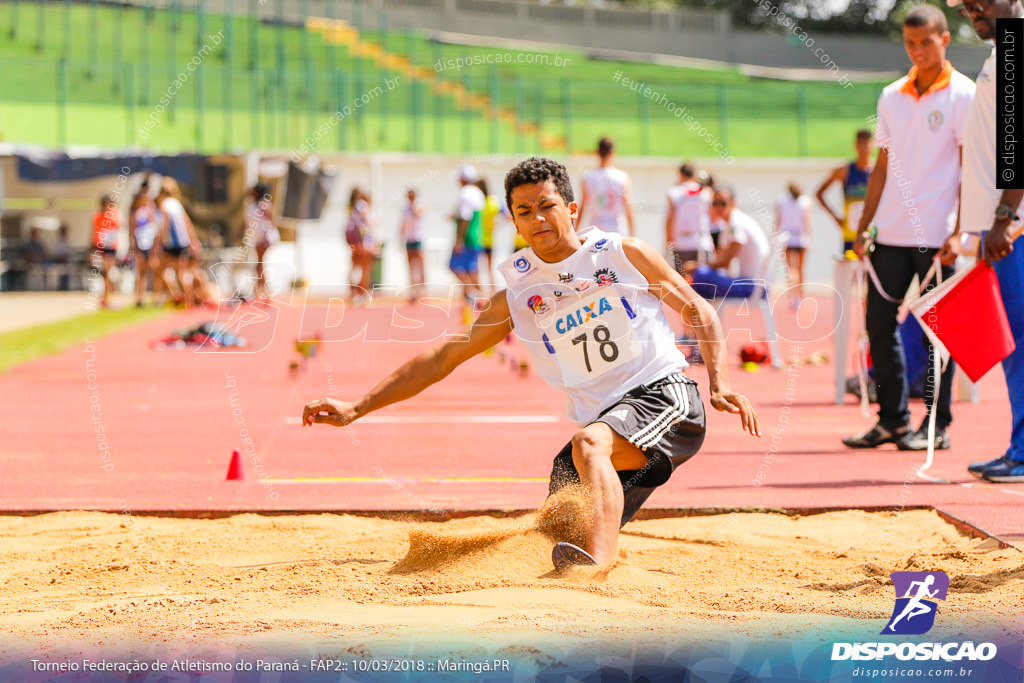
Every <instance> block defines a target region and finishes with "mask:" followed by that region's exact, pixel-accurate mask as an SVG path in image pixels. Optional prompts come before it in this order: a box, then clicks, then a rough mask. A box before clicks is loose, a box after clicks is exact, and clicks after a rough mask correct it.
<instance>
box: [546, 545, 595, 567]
mask: <svg viewBox="0 0 1024 683" xmlns="http://www.w3.org/2000/svg"><path fill="white" fill-rule="evenodd" d="M551 562H552V563H553V564H554V565H555V569H557V570H559V571H561V570H563V569H565V568H566V567H571V566H573V565H578V564H583V565H588V564H597V560H595V559H594V558H593V557H592V556H591V554H590V553H588V552H587V551H586V550H584V549H583V548H581V547H579V546H576V545H573V544H572V543H565V542H561V543H556V544H555V547H554V548H552V549H551Z"/></svg>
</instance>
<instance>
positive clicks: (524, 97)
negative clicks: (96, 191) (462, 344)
mask: <svg viewBox="0 0 1024 683" xmlns="http://www.w3.org/2000/svg"><path fill="white" fill-rule="evenodd" d="M197 7H201V4H200V5H197ZM0 35H4V36H6V37H7V40H5V41H2V42H0V59H2V60H3V61H4V65H5V66H4V68H3V69H0V139H3V140H7V141H17V142H27V143H36V144H43V145H66V144H90V145H99V146H106V147H125V146H143V147H147V148H150V149H153V150H160V151H179V150H196V151H202V152H219V151H231V150H236V149H251V148H265V149H281V150H290V149H295V148H297V147H299V146H300V145H302V143H303V142H304V141H306V140H307V138H308V137H309V136H310V135H312V134H313V132H314V131H315V130H316V129H317V126H319V125H320V124H321V123H323V122H324V121H326V120H327V119H328V118H329V117H330V116H331V115H332V114H334V112H336V111H338V110H340V109H341V108H342V107H344V106H345V105H347V104H348V105H351V104H352V103H353V102H354V101H355V100H356V99H357V98H359V97H360V96H362V95H364V94H366V93H368V92H369V91H370V90H372V89H373V88H375V87H377V86H378V85H383V84H385V83H386V82H387V80H388V79H390V80H392V81H394V82H396V83H397V84H398V87H394V88H393V89H391V90H384V91H383V92H381V93H379V94H377V95H376V96H374V97H373V98H372V99H371V100H370V101H368V102H366V103H365V104H363V106H360V107H358V108H356V109H353V112H352V114H351V115H350V116H347V117H345V118H344V119H343V120H342V121H341V122H340V123H339V124H338V125H336V126H332V127H330V128H329V130H328V131H327V132H326V134H322V135H321V136H320V139H319V141H316V144H315V147H314V148H315V149H318V150H320V151H328V150H356V151H376V150H381V151H421V152H431V153H444V154H463V153H467V152H473V153H482V152H485V151H486V152H491V153H511V152H519V153H533V152H540V151H545V150H544V146H543V141H542V139H541V137H540V136H539V135H531V134H526V133H523V132H522V130H521V129H517V128H515V127H514V126H513V125H512V124H511V123H509V122H508V121H499V122H494V121H493V120H492V119H488V118H487V117H486V116H485V115H484V114H483V112H482V111H481V110H480V109H479V108H469V109H465V108H460V105H459V102H458V100H457V99H456V97H455V96H454V95H453V94H452V93H450V92H438V91H437V90H436V89H435V88H432V87H431V85H430V84H429V83H427V82H425V81H416V80H410V79H409V78H407V77H406V76H402V75H400V74H399V72H398V71H396V70H394V69H381V68H378V66H377V64H376V63H375V62H374V61H373V60H371V59H369V58H364V57H357V56H354V55H352V54H351V53H350V51H349V49H348V48H347V47H346V46H335V45H330V44H329V43H328V42H327V41H326V40H325V39H324V36H323V34H321V33H319V32H316V31H307V30H306V29H305V28H304V27H301V26H288V25H280V24H277V25H275V24H273V23H258V22H256V21H254V20H252V19H250V18H249V17H248V16H240V15H231V16H222V15H212V14H205V13H202V12H197V11H195V10H190V11H179V12H173V11H171V10H149V11H147V10H145V9H138V8H130V7H129V8H125V7H109V6H99V5H98V4H97V3H93V4H89V5H86V4H81V3H75V4H72V5H70V9H68V10H65V6H64V5H62V4H57V3H42V4H40V3H29V2H18V3H7V4H6V6H2V7H0ZM215 35H216V36H218V40H217V42H216V44H213V42H211V38H210V37H211V36H215ZM362 36H363V38H364V39H367V40H371V41H374V42H375V43H377V44H379V45H381V46H383V48H384V49H385V50H386V51H387V52H390V53H393V54H399V55H403V56H405V57H406V58H407V59H408V60H409V61H411V62H412V63H414V64H417V65H420V66H422V67H425V68H428V69H430V70H431V71H432V72H433V73H434V74H435V75H436V77H437V78H438V79H440V80H441V81H443V82H449V83H458V84H460V85H462V86H463V87H465V88H467V89H468V90H469V91H471V92H474V93H478V94H483V95H487V96H488V97H489V98H490V100H491V102H494V103H497V104H499V105H500V106H502V107H504V108H507V109H512V110H514V111H515V112H516V114H517V116H518V118H519V121H520V122H529V123H531V124H535V125H537V126H539V127H540V129H541V130H542V131H543V132H544V133H545V134H547V135H549V136H560V137H562V138H564V139H567V140H568V142H569V148H570V150H571V151H586V152H589V151H591V148H592V147H593V144H594V140H595V138H596V137H598V136H600V135H612V136H614V137H616V138H618V139H619V150H620V152H621V153H622V154H626V155H656V156H675V157H679V156H712V155H713V154H714V152H713V151H712V150H711V147H710V144H709V143H708V142H707V140H701V139H700V138H699V137H697V136H695V135H693V134H692V133H691V132H690V131H689V130H688V125H687V124H688V123H690V122H692V121H696V122H698V125H702V126H703V127H704V128H705V129H707V130H708V131H709V132H710V134H711V135H712V136H713V137H715V138H717V139H719V140H721V141H722V142H723V143H724V144H725V146H726V147H727V148H728V150H729V152H730V153H731V154H732V155H733V156H736V157H795V156H829V157H832V156H845V155H846V154H847V153H848V152H849V149H850V146H851V143H850V141H851V138H852V134H853V132H854V130H856V129H857V128H859V127H862V126H863V125H864V123H865V119H866V117H867V116H869V115H871V114H872V113H874V109H875V101H876V99H877V96H878V93H879V92H880V90H881V87H882V86H883V85H884V84H883V83H881V82H879V83H858V84H856V85H855V86H853V87H850V88H846V89H844V88H843V87H841V86H840V85H839V84H838V83H836V82H835V81H832V80H826V81H820V82H806V83H799V84H798V83H791V82H785V81H777V80H771V79H753V78H749V77H747V76H744V75H743V74H741V73H739V72H738V71H736V70H729V69H725V70H701V69H690V68H679V67H671V66H664V65H657V64H645V63H634V62H616V61H608V60H597V59H588V58H587V57H586V56H585V55H584V54H583V53H582V52H574V51H559V52H557V53H556V52H528V51H521V50H503V49H497V48H491V47H487V48H483V47H470V46H461V45H448V44H441V43H437V42H432V41H429V40H427V39H425V38H424V37H423V36H421V35H418V34H416V33H414V32H399V31H392V32H386V33H382V32H374V31H366V32H363V34H362ZM204 45H206V46H208V50H207V51H208V54H206V55H205V57H203V59H202V60H201V64H200V65H199V66H198V68H195V69H194V71H190V70H189V69H188V65H189V62H190V60H192V59H193V57H194V56H195V55H196V54H197V51H198V50H200V48H202V47H203V46H204ZM65 58H66V61H62V60H63V59H65ZM467 64H469V65H467ZM460 65H461V66H460ZM179 74H185V76H186V78H185V79H184V81H182V82H178V83H176V82H175V79H176V78H177V77H178V75H179ZM616 74H620V75H621V76H623V77H625V78H627V79H630V80H632V81H633V82H635V83H642V84H643V85H644V86H647V87H650V88H651V89H652V91H656V92H657V95H656V96H654V97H650V96H648V97H645V96H644V95H643V94H641V93H640V92H636V91H635V90H633V89H630V88H628V87H624V86H623V83H622V81H616V80H615V76H616ZM179 81H180V79H179ZM641 89H642V87H641V88H637V90H641ZM162 98H163V99H164V100H165V101H166V103H167V104H166V106H158V105H160V103H161V99H162ZM684 108H685V114H686V116H687V117H688V118H686V120H685V122H681V121H680V119H678V118H674V116H673V111H678V110H683V109H684ZM164 109H166V110H165V111H164ZM151 116H154V117H155V119H156V120H155V122H154V123H152V124H151V125H150V126H149V127H148V129H147V124H146V121H147V119H150V117H151ZM689 117H692V118H689ZM556 151H564V150H556Z"/></svg>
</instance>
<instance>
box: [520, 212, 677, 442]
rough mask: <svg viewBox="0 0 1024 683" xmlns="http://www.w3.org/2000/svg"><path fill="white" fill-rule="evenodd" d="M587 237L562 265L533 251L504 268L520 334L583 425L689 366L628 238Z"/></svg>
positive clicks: (590, 234) (591, 233)
mask: <svg viewBox="0 0 1024 683" xmlns="http://www.w3.org/2000/svg"><path fill="white" fill-rule="evenodd" d="M581 237H584V236H582V235H581ZM585 238H586V239H585V241H584V243H583V246H582V247H580V248H579V249H578V250H577V251H576V253H574V254H573V255H572V256H570V257H569V258H567V259H565V260H564V261H559V262H558V263H545V262H544V261H542V260H541V259H540V258H539V257H538V256H537V255H536V254H534V253H533V250H532V249H529V248H527V249H521V250H519V251H517V252H516V253H515V254H513V255H512V256H511V258H509V259H508V260H507V261H505V262H504V263H502V264H501V266H500V269H501V274H502V275H503V276H504V277H505V281H506V282H507V283H509V284H508V289H507V290H506V291H505V296H506V297H507V299H508V306H509V310H510V311H511V313H512V322H513V324H514V325H515V330H516V335H517V336H518V337H519V338H520V339H521V340H522V341H523V343H524V344H525V346H526V348H527V350H528V351H529V352H530V355H531V357H532V358H533V362H534V366H535V367H536V369H537V374H539V375H540V376H541V378H542V379H544V381H546V382H547V383H548V384H550V385H551V386H553V387H555V388H556V389H558V390H560V391H562V392H564V393H565V395H566V406H567V409H568V414H569V419H571V420H572V421H573V422H575V423H577V424H580V425H584V424H587V423H589V422H590V421H591V420H593V419H594V418H595V417H597V416H598V415H599V414H600V413H601V411H602V410H604V409H606V408H608V407H609V406H611V405H612V404H614V403H616V402H617V401H618V400H619V399H621V398H622V397H623V396H625V394H626V392H628V391H629V390H630V389H633V388H635V387H637V386H639V385H641V384H648V383H650V382H653V381H655V380H657V379H661V378H662V377H665V376H666V375H670V374H672V373H674V372H680V371H682V370H683V369H685V368H686V359H685V358H684V357H683V354H682V353H680V352H679V350H678V349H677V348H676V345H675V335H674V334H673V332H672V328H671V327H669V324H668V320H666V319H665V314H664V312H663V310H662V306H661V301H659V300H658V298H657V297H655V296H654V295H653V294H651V293H650V292H649V291H648V283H647V279H646V278H645V277H644V276H643V275H642V274H641V273H640V271H639V270H637V269H636V267H635V266H634V265H633V264H632V263H630V261H629V259H628V258H627V257H626V254H625V252H624V251H623V249H622V236H621V235H619V234H616V233H610V232H604V231H602V230H599V229H597V228H592V229H590V230H588V231H586V234H585Z"/></svg>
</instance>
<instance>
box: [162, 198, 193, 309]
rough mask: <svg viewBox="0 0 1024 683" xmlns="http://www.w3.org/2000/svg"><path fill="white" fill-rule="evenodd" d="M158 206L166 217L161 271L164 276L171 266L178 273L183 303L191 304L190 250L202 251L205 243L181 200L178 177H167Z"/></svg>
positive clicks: (163, 230)
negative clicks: (200, 242) (202, 244)
mask: <svg viewBox="0 0 1024 683" xmlns="http://www.w3.org/2000/svg"><path fill="white" fill-rule="evenodd" d="M156 205H157V206H158V207H160V213H161V216H162V220H161V226H160V236H159V238H158V240H159V241H158V243H159V244H160V245H161V250H162V256H161V259H160V266H159V272H160V274H161V275H163V274H164V273H165V272H166V271H167V268H168V267H170V268H173V269H174V275H175V278H176V280H177V283H176V284H177V285H178V286H179V287H180V288H181V290H180V292H181V293H180V295H179V298H180V303H181V304H183V305H184V306H186V307H191V306H192V304H193V303H194V301H195V298H194V295H193V292H192V273H191V265H190V262H189V253H190V252H192V253H195V254H199V252H201V251H202V246H201V245H200V244H199V238H198V237H197V236H196V229H195V226H194V225H193V224H192V219H190V218H189V217H188V213H186V211H185V207H184V206H183V205H182V203H181V188H179V187H178V181H176V180H175V179H174V178H164V179H163V182H162V183H161V184H160V191H159V192H158V193H157V195H156Z"/></svg>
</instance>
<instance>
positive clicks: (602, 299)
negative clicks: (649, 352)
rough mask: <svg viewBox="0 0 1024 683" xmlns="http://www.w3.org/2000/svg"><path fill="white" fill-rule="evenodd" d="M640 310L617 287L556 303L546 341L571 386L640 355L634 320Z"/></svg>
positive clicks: (599, 288) (597, 376)
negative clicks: (632, 321)
mask: <svg viewBox="0 0 1024 683" xmlns="http://www.w3.org/2000/svg"><path fill="white" fill-rule="evenodd" d="M635 317H636V313H635V312H634V311H633V308H632V307H631V306H630V304H629V301H628V299H627V298H626V297H623V296H620V295H619V294H618V293H617V292H616V290H615V288H613V287H598V288H597V289H596V291H595V292H594V293H592V294H588V295H585V296H581V297H579V298H577V299H574V300H573V301H571V302H570V301H567V302H564V303H563V304H561V305H559V306H556V308H555V310H554V314H553V315H551V316H550V317H548V319H547V320H545V323H546V324H545V326H544V327H545V331H544V342H545V344H546V345H547V347H548V352H549V353H553V354H554V356H555V361H556V362H557V364H558V368H559V370H560V371H561V373H562V381H563V382H564V384H565V385H566V386H568V387H576V386H579V385H581V384H586V383H588V382H592V381H594V380H595V379H597V378H599V377H601V376H603V375H605V374H607V373H609V372H611V371H612V370H614V369H616V368H618V367H621V366H622V365H625V364H626V363H629V362H630V361H632V360H633V359H635V358H637V357H639V356H640V353H641V347H640V343H639V342H638V341H637V340H635V339H634V338H633V325H632V323H631V320H632V319H633V318H635Z"/></svg>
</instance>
